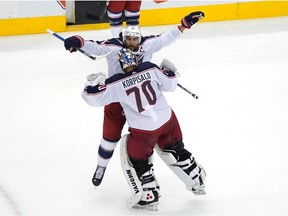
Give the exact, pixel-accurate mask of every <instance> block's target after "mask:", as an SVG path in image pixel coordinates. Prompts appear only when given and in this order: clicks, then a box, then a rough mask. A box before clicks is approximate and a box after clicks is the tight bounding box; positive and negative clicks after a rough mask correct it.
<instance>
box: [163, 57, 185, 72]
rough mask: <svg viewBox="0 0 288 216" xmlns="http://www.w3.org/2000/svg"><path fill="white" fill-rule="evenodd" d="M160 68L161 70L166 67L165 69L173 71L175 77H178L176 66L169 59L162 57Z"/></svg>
mask: <svg viewBox="0 0 288 216" xmlns="http://www.w3.org/2000/svg"><path fill="white" fill-rule="evenodd" d="M160 68H161V69H162V70H164V69H166V70H170V71H173V72H174V73H175V74H176V76H177V77H180V73H178V72H177V70H178V69H177V68H176V66H175V65H174V64H173V63H172V62H171V61H169V60H168V59H165V58H164V59H163V61H162V63H161V65H160Z"/></svg>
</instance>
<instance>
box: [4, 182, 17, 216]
mask: <svg viewBox="0 0 288 216" xmlns="http://www.w3.org/2000/svg"><path fill="white" fill-rule="evenodd" d="M0 195H2V197H4V199H5V200H6V201H7V203H8V205H9V206H10V208H11V209H12V211H13V213H14V215H17V216H21V215H22V213H21V211H20V209H19V207H18V205H17V204H16V202H15V201H14V200H13V198H12V197H11V195H10V194H9V193H8V192H7V191H6V190H5V189H4V187H2V186H1V185H0Z"/></svg>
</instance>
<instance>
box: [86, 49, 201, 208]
mask: <svg viewBox="0 0 288 216" xmlns="http://www.w3.org/2000/svg"><path fill="white" fill-rule="evenodd" d="M119 62H120V64H121V67H122V68H123V70H124V72H125V73H124V74H123V73H122V74H115V75H114V76H111V77H110V78H108V79H106V80H105V75H103V73H98V74H92V75H89V76H88V82H87V83H86V85H85V89H84V91H83V93H82V97H83V99H84V100H85V101H86V102H87V103H88V104H89V105H91V106H96V107H99V106H104V105H107V104H109V103H114V102H120V104H121V105H122V107H123V109H124V113H125V116H126V119H127V122H128V125H129V131H130V134H129V136H128V138H127V137H125V140H124V141H123V145H121V148H122V146H126V138H127V149H125V150H124V151H123V155H122V157H124V158H125V157H126V158H127V159H126V161H125V159H124V164H125V166H123V167H124V170H123V171H124V173H125V174H126V175H125V176H126V178H127V181H128V184H129V186H130V188H131V190H132V192H133V193H134V196H132V199H131V200H129V203H128V204H129V205H130V206H131V207H134V208H147V207H148V208H150V209H151V208H152V210H155V209H156V208H157V205H158V199H159V190H160V188H159V185H158V183H157V181H156V179H155V176H154V173H153V170H152V166H153V164H152V162H150V161H149V157H150V156H151V155H152V153H153V149H154V147H155V145H156V144H158V150H157V151H158V153H159V155H160V157H161V158H162V159H163V160H164V162H165V163H167V164H168V166H170V168H171V169H172V171H174V172H175V174H176V175H177V176H178V177H179V178H180V179H181V180H182V181H183V182H184V183H185V184H186V187H187V189H188V190H190V191H192V192H193V193H194V194H197V195H198V194H205V186H204V178H205V177H206V174H205V171H204V169H203V168H202V167H201V166H200V165H199V164H198V163H197V162H196V160H195V158H194V157H192V154H191V153H190V152H189V151H188V150H186V149H185V148H184V144H183V141H182V132H181V129H180V125H179V123H178V120H177V118H176V116H175V113H174V112H173V110H172V109H171V108H170V106H169V105H168V104H167V101H166V99H165V97H164V95H163V93H162V91H173V90H175V88H176V87H177V83H178V80H177V77H176V75H175V73H174V71H171V70H169V69H164V70H160V68H159V67H158V66H157V65H155V64H153V63H151V62H144V63H141V64H139V65H138V63H137V60H136V56H135V54H134V53H133V52H132V51H130V50H129V49H126V48H123V49H121V50H120V51H119ZM163 67H164V68H165V65H164V66H163ZM126 154H127V155H126ZM122 164H123V162H122ZM133 174H134V175H133ZM135 187H137V188H136V189H135Z"/></svg>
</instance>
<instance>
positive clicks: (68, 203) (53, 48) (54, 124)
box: [0, 17, 288, 216]
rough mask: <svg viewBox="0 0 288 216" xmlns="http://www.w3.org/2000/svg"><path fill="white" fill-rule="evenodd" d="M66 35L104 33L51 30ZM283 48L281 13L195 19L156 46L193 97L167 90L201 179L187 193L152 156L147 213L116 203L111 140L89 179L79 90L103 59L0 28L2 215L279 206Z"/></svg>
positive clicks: (286, 161) (286, 124) (88, 137)
mask: <svg viewBox="0 0 288 216" xmlns="http://www.w3.org/2000/svg"><path fill="white" fill-rule="evenodd" d="M171 27H172V26H158V27H143V28H142V31H143V35H148V34H158V33H161V32H163V31H165V30H166V29H169V28H171ZM52 30H53V29H52ZM74 34H79V35H81V36H83V37H84V38H86V39H98V40H102V39H106V38H108V37H110V30H109V29H106V30H97V31H96V30H94V31H81V32H80V31H79V32H65V33H60V35H62V36H63V37H68V36H71V35H74ZM287 50H288V17H279V18H269V19H255V20H241V21H240V20H239V21H225V22H207V23H199V24H196V25H195V26H193V27H192V28H191V29H190V30H187V31H185V33H184V34H183V35H182V37H181V38H180V39H179V40H178V41H176V42H175V43H174V44H172V45H170V46H169V47H167V48H165V49H163V50H161V51H160V52H158V53H155V54H154V57H153V60H152V61H153V62H155V63H160V62H161V60H162V58H163V57H165V58H167V59H169V60H171V61H173V62H174V64H175V65H176V66H177V67H178V69H179V72H180V73H181V78H180V81H179V82H180V83H181V84H182V85H183V86H185V87H186V88H188V89H189V90H191V91H193V92H195V93H197V94H198V95H199V100H194V99H193V98H192V97H191V96H190V95H189V94H187V93H186V92H184V91H183V90H182V89H180V88H178V89H177V90H176V91H175V92H173V93H167V94H166V96H167V100H168V101H169V103H170V105H171V106H172V108H173V109H174V111H175V112H176V114H177V116H178V120H179V122H180V124H181V127H182V131H183V135H184V143H185V145H186V148H187V149H189V150H190V151H191V152H192V153H193V155H194V156H195V157H196V159H197V160H198V161H199V162H200V163H201V164H202V166H203V167H204V168H205V169H206V172H207V175H208V176H207V181H206V191H207V195H205V196H194V195H193V194H192V193H190V192H188V191H187V190H186V188H185V186H184V184H183V183H182V182H181V181H180V180H179V179H178V178H177V177H176V176H175V175H174V174H173V173H172V172H171V171H170V170H169V168H168V167H167V166H166V165H165V164H164V163H163V162H162V161H161V159H160V158H159V157H158V156H157V154H155V162H154V168H155V174H156V177H157V178H158V181H159V183H160V185H161V198H160V205H159V211H158V212H150V211H143V210H135V209H129V208H128V207H127V206H126V205H125V201H126V199H127V198H128V197H129V196H130V195H131V191H130V189H129V187H128V184H127V183H126V180H125V178H124V175H123V174H122V170H121V167H120V159H119V146H118V147H117V148H116V150H115V152H114V156H113V158H112V160H111V162H110V164H109V166H108V168H107V171H106V175H105V177H104V180H103V182H102V185H101V186H100V187H98V188H96V189H95V190H94V187H93V185H92V183H91V178H92V175H93V173H94V170H95V168H96V165H97V149H98V144H99V141H100V138H101V134H102V120H103V108H92V107H89V106H88V105H87V104H86V103H85V102H84V101H83V100H82V98H81V97H80V94H81V91H82V89H83V85H84V81H85V77H86V75H88V74H90V73H94V72H100V71H103V72H105V71H106V69H107V65H106V61H105V60H104V59H102V60H99V61H93V60H91V59H89V58H87V57H86V56H84V55H82V54H81V53H72V54H70V53H69V52H67V51H66V50H65V49H64V47H63V43H62V42H61V41H60V40H58V39H57V38H55V37H53V36H51V35H49V34H37V35H25V36H9V37H1V38H0V59H1V72H0V77H1V79H0V99H1V106H0V110H1V111H0V129H1V132H0V215H43V216H47V215H51V216H52V215H53V216H54V215H227V216H231V215H259V216H260V215H261V216H263V215H273V216H274V215H288V207H287V199H288V130H287V129H288V51H287ZM123 133H127V127H125V129H124V131H123Z"/></svg>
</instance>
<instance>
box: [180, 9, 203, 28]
mask: <svg viewBox="0 0 288 216" xmlns="http://www.w3.org/2000/svg"><path fill="white" fill-rule="evenodd" d="M204 17H205V15H204V13H203V12H201V11H195V12H192V13H190V14H189V15H187V16H185V17H183V18H182V20H181V24H182V26H184V27H185V28H188V29H190V28H191V26H192V25H194V24H195V23H197V22H198V21H199V20H201V19H203V18H204Z"/></svg>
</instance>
